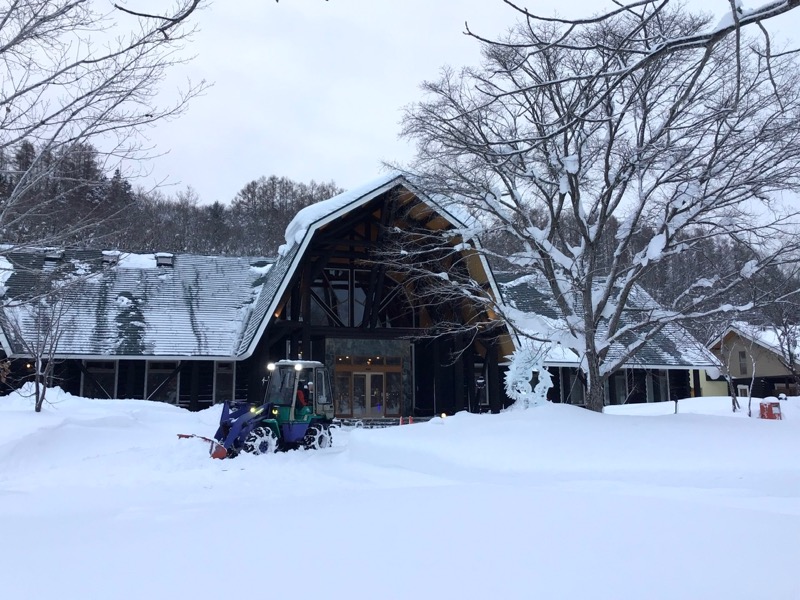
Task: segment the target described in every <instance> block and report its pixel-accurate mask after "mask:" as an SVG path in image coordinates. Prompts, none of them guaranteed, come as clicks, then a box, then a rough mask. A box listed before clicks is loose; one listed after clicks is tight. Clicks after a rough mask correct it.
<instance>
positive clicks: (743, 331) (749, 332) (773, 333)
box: [709, 321, 800, 356]
mask: <svg viewBox="0 0 800 600" xmlns="http://www.w3.org/2000/svg"><path fill="white" fill-rule="evenodd" d="M793 329H794V331H787V332H786V333H792V334H794V336H795V338H797V341H800V326H797V327H794V328H793ZM731 333H734V334H736V335H738V336H740V337H743V338H745V339H748V340H752V341H753V342H754V343H756V344H758V345H759V346H761V347H762V348H765V349H767V350H769V351H770V352H773V353H775V354H777V355H778V356H783V353H784V344H782V343H781V332H780V331H779V330H778V329H776V328H775V327H769V326H765V325H754V324H753V323H748V322H746V321H734V322H733V323H732V324H731V325H730V327H728V328H727V329H726V330H725V333H723V334H722V335H721V336H720V337H719V338H718V339H716V340H714V341H713V342H712V343H711V344H709V348H714V347H716V346H718V345H719V344H720V343H721V342H722V340H723V339H725V338H726V337H727V336H728V335H729V334H731ZM786 333H784V334H783V336H784V337H785V336H786ZM786 341H787V340H785V341H784V343H785V342H786ZM793 355H794V356H800V344H798V345H797V346H795V348H794V352H793Z"/></svg>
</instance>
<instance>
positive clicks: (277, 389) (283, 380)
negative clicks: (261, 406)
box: [267, 369, 295, 406]
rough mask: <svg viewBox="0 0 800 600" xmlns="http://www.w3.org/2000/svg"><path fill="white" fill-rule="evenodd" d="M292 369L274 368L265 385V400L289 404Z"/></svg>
mask: <svg viewBox="0 0 800 600" xmlns="http://www.w3.org/2000/svg"><path fill="white" fill-rule="evenodd" d="M294 378H295V370H294V369H276V370H275V371H274V372H273V373H272V377H270V380H269V386H268V387H267V402H273V403H274V404H282V405H285V406H289V405H291V403H292V393H293V392H294Z"/></svg>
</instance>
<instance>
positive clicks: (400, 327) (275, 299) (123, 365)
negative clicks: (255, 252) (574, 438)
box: [0, 173, 514, 419]
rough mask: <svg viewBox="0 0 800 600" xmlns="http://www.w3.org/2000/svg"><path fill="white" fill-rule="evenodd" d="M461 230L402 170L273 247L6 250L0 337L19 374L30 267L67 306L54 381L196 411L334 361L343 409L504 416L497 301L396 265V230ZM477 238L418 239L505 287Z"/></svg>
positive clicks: (503, 346)
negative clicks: (206, 252)
mask: <svg viewBox="0 0 800 600" xmlns="http://www.w3.org/2000/svg"><path fill="white" fill-rule="evenodd" d="M463 226H464V223H463V222H462V220H460V219H459V218H457V217H456V216H454V215H453V214H452V213H451V212H449V211H448V210H447V209H446V208H445V207H444V206H443V205H442V204H441V203H437V202H436V201H434V200H432V199H431V198H428V197H426V196H425V195H423V194H420V193H418V192H417V191H415V189H414V186H413V184H412V183H411V182H409V180H407V179H406V178H405V177H404V176H402V175H399V174H396V173H393V174H389V175H386V176H384V177H382V178H380V179H378V180H376V181H374V182H372V183H370V184H368V185H366V186H363V187H361V188H358V189H356V190H352V191H350V192H346V193H344V194H341V195H339V196H336V197H334V198H331V199H330V200H326V201H324V202H321V203H318V204H315V205H312V206H310V207H307V208H306V209H303V210H302V211H300V213H298V215H297V216H296V217H295V219H294V221H293V222H292V224H290V225H289V228H288V229H287V244H286V245H285V246H282V247H281V249H280V250H279V255H278V257H277V258H274V259H264V258H244V257H238V258H237V257H200V256H194V255H180V254H179V255H175V256H167V257H166V258H167V259H168V260H167V259H165V257H164V256H162V255H160V254H156V255H152V256H150V255H148V256H150V258H152V261H151V262H149V263H147V266H146V267H143V266H142V265H143V264H144V263H145V262H147V261H145V260H144V258H143V257H144V256H145V255H140V256H139V257H137V259H136V260H127V261H126V260H125V255H124V253H119V252H110V253H109V252H103V253H100V252H93V251H85V250H80V251H79V250H69V249H66V251H61V252H59V253H57V255H55V256H54V255H53V253H52V251H44V252H40V253H38V254H37V253H35V252H31V251H28V252H23V251H21V252H20V253H18V255H9V257H8V259H9V260H10V262H11V267H10V268H11V270H12V273H11V275H10V276H8V277H6V288H7V290H6V296H5V300H6V302H5V307H4V313H3V315H2V324H3V335H2V336H0V342H2V345H3V350H4V351H5V354H6V356H8V357H10V358H12V359H16V360H14V369H15V375H17V376H18V380H24V379H25V377H26V376H28V375H29V374H28V373H26V369H27V368H28V367H27V366H26V365H27V364H28V363H29V362H30V361H29V360H27V357H29V356H30V354H31V352H30V351H29V349H28V348H29V344H28V345H26V341H28V340H30V339H34V338H36V336H37V333H38V332H39V331H41V329H42V326H43V325H42V323H40V322H39V317H38V316H37V315H38V312H37V311H32V310H30V307H29V308H28V309H27V310H23V309H22V307H23V306H24V304H25V301H24V297H25V293H26V291H28V290H29V288H30V286H31V283H30V281H29V279H30V275H29V274H30V273H33V272H39V273H48V274H50V275H51V276H52V278H53V281H54V283H53V289H55V290H58V292H57V293H58V297H55V296H54V298H53V300H52V301H51V302H50V305H56V304H59V305H60V306H61V307H62V308H63V312H64V316H63V317H62V318H61V320H60V329H61V330H62V332H63V335H60V336H59V338H58V340H57V342H54V343H55V344H56V345H55V346H53V347H52V348H48V349H46V350H47V355H48V356H49V357H50V358H51V359H52V360H53V361H54V362H55V369H54V371H53V372H54V377H55V381H54V384H57V385H60V386H61V387H63V388H64V389H65V390H66V391H69V392H71V393H74V394H80V395H85V396H88V397H108V398H142V399H152V400H164V401H168V402H173V403H176V404H179V405H181V406H185V407H187V408H190V409H194V410H198V409H202V408H205V407H207V406H210V405H211V404H213V403H216V402H220V401H223V400H232V399H238V400H247V401H249V402H253V403H257V402H260V401H261V398H262V395H263V382H264V381H265V378H266V377H267V374H268V372H267V364H268V363H269V362H272V361H276V360H279V359H283V358H293V359H294V358H303V359H308V360H318V361H320V362H323V363H324V364H325V365H326V366H327V367H328V368H329V371H330V372H331V376H332V380H333V384H334V386H333V387H334V406H335V412H336V416H337V417H341V418H353V419H371V418H376V419H380V418H396V417H400V416H403V417H408V416H430V415H434V414H439V413H442V412H444V413H450V414H452V413H454V412H457V411H460V410H471V411H473V412H484V411H493V412H496V411H499V410H500V409H501V408H503V407H504V406H507V405H508V404H509V400H508V399H507V398H506V396H505V394H504V392H503V386H502V370H503V367H502V362H503V360H504V357H506V356H508V355H510V354H511V353H512V352H513V350H514V348H513V342H512V340H511V338H510V336H509V335H508V333H507V332H506V328H505V325H504V324H503V323H502V322H501V321H500V320H498V319H497V317H496V315H495V314H493V313H492V312H491V308H488V307H490V306H491V303H486V304H484V303H482V302H480V301H476V300H475V298H474V296H472V297H471V296H469V295H464V296H463V297H461V298H460V299H456V298H457V297H454V298H450V299H448V300H447V301H443V302H435V301H434V302H432V301H431V300H430V298H427V297H426V296H425V294H424V293H423V291H424V290H423V288H424V287H425V277H420V276H414V277H412V276H410V275H409V274H408V272H405V273H404V272H402V270H399V269H396V268H394V265H393V264H392V263H391V261H390V260H388V259H387V256H388V255H387V254H386V253H385V250H386V248H387V246H388V245H390V243H391V240H390V238H391V234H392V232H397V231H414V230H416V231H420V232H425V231H428V232H441V231H442V230H445V229H453V230H454V231H455V230H456V229H458V228H461V227H463ZM462 242H464V243H462ZM404 243H409V240H408V238H406V240H405V242H404ZM410 243H412V244H413V238H412V241H411V242H410ZM469 244H470V241H469V240H461V239H460V238H459V237H458V235H455V234H454V236H453V245H452V249H450V250H448V251H444V252H442V251H441V249H439V250H438V252H439V253H440V254H438V255H435V256H432V253H434V254H435V253H436V252H437V251H436V250H433V249H431V250H427V249H424V248H423V249H422V250H421V251H420V252H419V253H418V254H416V255H415V259H419V260H433V261H434V262H435V264H436V265H438V267H437V268H439V269H441V271H442V272H444V273H448V272H449V273H450V274H452V275H456V274H460V275H461V276H462V277H465V278H469V280H470V281H472V282H476V283H477V284H478V286H479V287H480V288H481V289H482V293H485V294H486V295H487V297H490V298H492V299H497V298H499V291H498V287H497V284H496V283H495V281H494V278H493V275H492V272H491V270H490V268H489V265H488V263H487V262H486V260H485V258H484V257H482V256H481V255H480V254H479V253H478V252H476V251H475V250H474V249H473V248H474V247H475V246H470V245H469ZM421 247H422V246H421ZM6 268H9V267H6ZM428 276H429V277H436V276H437V274H436V273H435V272H434V273H431V274H429V275H428ZM59 277H60V278H61V279H60V281H56V279H58V278H59ZM68 280H69V281H71V282H73V283H71V284H70V285H63V282H64V281H68ZM15 301H17V302H16V304H17V305H18V306H19V307H20V310H19V312H18V313H16V314H15V313H14V309H13V308H12V307H13V306H14V305H15ZM42 319H44V321H43V322H46V320H47V315H44V316H42Z"/></svg>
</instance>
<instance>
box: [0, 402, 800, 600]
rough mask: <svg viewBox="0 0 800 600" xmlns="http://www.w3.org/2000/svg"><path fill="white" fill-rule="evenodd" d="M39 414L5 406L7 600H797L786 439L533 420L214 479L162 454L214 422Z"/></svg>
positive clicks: (213, 414)
mask: <svg viewBox="0 0 800 600" xmlns="http://www.w3.org/2000/svg"><path fill="white" fill-rule="evenodd" d="M27 392H29V390H28V391H27ZM48 397H49V398H50V399H51V401H52V404H48V405H46V406H45V408H44V410H43V412H42V413H41V414H36V413H34V412H33V409H32V405H31V400H30V398H29V397H26V396H25V392H24V393H20V394H17V393H15V394H11V395H9V396H5V397H0V527H2V531H3V543H4V546H5V547H6V548H9V549H13V551H11V550H10V551H8V552H6V553H5V554H4V557H3V561H2V562H0V574H2V579H3V591H4V593H5V595H6V596H7V597H9V598H14V599H15V600H41V599H50V598H53V599H56V598H105V597H113V598H114V599H115V600H141V599H142V598H172V597H195V596H196V597H224V596H225V595H230V593H231V578H232V577H236V576H237V575H238V574H242V573H244V574H246V573H247V569H248V568H249V567H248V565H249V564H250V563H252V562H255V563H256V564H257V567H256V569H257V572H258V577H259V578H261V579H263V580H265V581H269V590H270V596H275V597H292V596H296V595H297V594H298V581H299V580H298V577H297V576H296V575H297V574H299V573H305V572H307V571H308V570H309V569H312V570H313V572H314V578H313V581H314V582H315V583H314V585H316V586H323V587H324V595H326V596H329V597H331V598H348V599H353V600H362V599H363V600H367V599H369V600H373V599H374V598H381V600H395V599H397V600H401V599H403V600H406V599H408V598H418V599H422V600H427V599H431V600H432V599H434V598H442V597H444V598H465V599H468V600H472V599H474V600H480V599H485V598H504V599H505V600H529V599H530V598H534V597H535V598H553V599H579V598H580V599H582V598H591V599H592V600H612V599H613V600H641V599H642V598H647V599H648V600H673V599H674V598H692V599H710V598H727V599H739V600H744V599H751V598H770V600H776V599H778V600H784V599H785V600H790V599H796V598H797V597H799V596H798V591H800V578H799V577H798V576H797V574H796V562H797V540H798V539H800V465H798V461H797V448H798V445H797V444H798V442H797V440H798V439H800V419H796V420H795V419H787V420H785V421H762V420H759V419H745V418H735V419H731V418H727V417H718V416H713V415H699V414H679V415H676V416H665V417H658V418H654V417H650V416H631V415H627V416H615V415H604V414H595V413H591V412H588V411H585V410H582V409H578V408H575V407H571V406H564V405H551V404H548V405H544V406H542V407H539V408H536V409H531V410H528V411H513V412H508V413H503V414H499V415H473V414H468V413H459V414H457V415H455V416H453V417H447V418H444V419H441V418H437V419H433V420H431V421H430V422H427V423H418V424H415V425H406V426H402V427H394V428H389V429H383V430H364V429H356V430H352V431H346V430H342V429H339V430H337V431H336V432H335V434H334V446H333V448H331V449H328V450H324V451H318V452H310V451H309V452H306V451H294V452H287V453H283V454H276V455H272V456H249V455H245V456H241V457H239V458H237V459H235V460H223V461H217V460H211V459H209V458H208V453H207V452H208V451H207V446H206V444H203V443H199V442H197V441H194V440H178V439H177V437H176V435H175V434H176V433H179V432H185V433H199V434H202V435H211V434H213V431H214V429H215V428H216V423H217V421H218V417H219V408H212V409H209V410H207V411H204V412H201V413H190V412H188V411H185V410H182V409H180V408H176V407H174V406H169V405H166V404H160V403H154V402H145V401H139V400H86V399H82V398H75V397H73V396H70V395H68V394H64V393H63V392H61V391H59V390H52V389H51V390H48ZM43 548H44V549H46V555H47V556H46V557H44V559H43V560H45V561H46V562H45V563H44V564H43V563H42V561H40V560H34V559H33V557H37V556H41V553H42V549H43ZM741 565H746V566H747V572H748V573H749V575H748V576H746V577H742V576H740V567H741ZM43 569H44V571H43ZM737 569H739V570H738V571H737ZM576 570H577V571H576ZM576 572H579V573H580V577H576V576H575V573H576ZM42 573H45V574H46V576H42ZM751 575H752V576H751ZM301 584H302V582H301ZM303 585H304V584H303ZM314 589H316V588H313V586H312V589H311V590H310V593H315V592H314ZM300 593H305V591H303V592H300Z"/></svg>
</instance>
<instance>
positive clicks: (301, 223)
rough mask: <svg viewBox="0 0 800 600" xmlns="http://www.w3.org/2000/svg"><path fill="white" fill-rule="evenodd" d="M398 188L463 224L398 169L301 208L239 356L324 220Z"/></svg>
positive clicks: (252, 342) (250, 346) (251, 346)
mask: <svg viewBox="0 0 800 600" xmlns="http://www.w3.org/2000/svg"><path fill="white" fill-rule="evenodd" d="M400 187H401V188H403V189H405V190H408V191H409V192H412V193H413V194H414V195H415V196H416V197H417V198H419V199H420V200H421V201H423V202H424V203H426V204H427V205H429V206H430V207H431V208H432V209H433V210H435V211H436V212H437V213H439V214H441V215H442V216H443V217H445V218H446V219H447V220H448V221H449V222H450V223H451V224H452V225H454V226H456V227H460V228H466V227H467V224H466V222H465V221H464V219H465V218H466V217H467V215H466V214H465V213H463V212H459V211H458V206H457V205H455V204H449V205H448V204H446V203H445V202H444V201H443V200H444V199H443V198H438V199H431V198H430V197H428V196H426V195H424V194H421V193H420V192H419V191H418V190H416V189H415V187H414V184H413V182H411V181H410V180H409V178H408V177H406V176H405V175H403V174H401V173H398V172H389V173H386V174H385V175H382V176H381V177H378V178H376V179H374V180H372V181H370V182H369V183H366V184H364V185H362V186H359V187H357V188H354V189H352V190H349V191H347V192H344V193H342V194H339V195H338V196H334V197H333V198H330V199H328V200H323V201H321V202H317V203H316V204H312V205H311V206H307V207H305V208H304V209H302V210H300V211H299V212H298V213H297V215H295V217H294V219H292V221H291V222H290V223H289V225H288V226H287V227H286V232H285V236H284V237H285V239H286V243H285V244H283V245H282V246H281V247H280V248H279V249H278V260H277V261H276V263H275V265H274V267H273V269H272V272H271V273H270V276H269V278H268V280H267V282H266V283H265V285H264V286H263V287H262V289H261V292H260V294H259V297H258V299H257V301H256V303H255V308H254V309H253V311H252V313H251V314H250V315H249V318H248V323H247V325H246V327H245V330H244V335H243V336H242V340H241V344H240V346H239V350H238V352H239V356H240V357H242V358H246V357H247V356H249V355H250V354H252V353H253V351H254V350H255V346H256V344H257V343H258V340H259V339H261V336H262V335H263V333H264V330H265V329H266V327H267V324H268V323H269V317H270V315H272V314H273V313H274V312H275V310H276V309H277V308H278V303H279V302H280V299H281V298H282V297H283V294H284V292H285V290H286V288H287V286H288V285H289V281H290V280H291V277H292V274H293V273H294V271H295V269H296V267H297V265H298V264H299V263H300V261H301V260H302V257H303V255H304V253H305V251H306V249H307V248H308V246H309V244H310V243H311V240H312V238H313V237H314V234H315V232H316V231H317V230H319V229H320V228H321V227H324V226H325V225H327V224H328V223H331V222H333V221H335V220H336V219H339V218H341V217H342V216H344V215H346V214H348V213H350V212H351V211H353V210H356V209H358V208H360V207H362V206H364V205H365V204H367V203H368V202H370V201H372V200H374V199H375V198H377V197H378V196H380V195H381V194H384V193H386V192H388V191H390V190H393V189H395V188H400ZM481 261H482V262H484V268H485V270H486V272H487V273H490V269H489V267H488V264H485V259H484V258H483V257H481ZM490 279H491V278H490ZM489 283H490V285H491V286H492V289H493V290H494V291H495V292H496V293H497V290H495V289H494V287H495V284H494V281H493V280H490V282H489Z"/></svg>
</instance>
